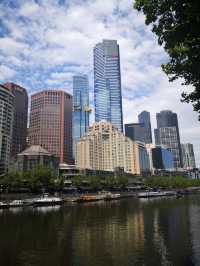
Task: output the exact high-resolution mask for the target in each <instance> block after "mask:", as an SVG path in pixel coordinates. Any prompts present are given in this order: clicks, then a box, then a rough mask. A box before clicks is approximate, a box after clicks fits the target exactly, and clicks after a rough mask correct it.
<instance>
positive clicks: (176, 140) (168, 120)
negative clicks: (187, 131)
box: [154, 110, 182, 169]
mask: <svg viewBox="0 0 200 266" xmlns="http://www.w3.org/2000/svg"><path fill="white" fill-rule="evenodd" d="M156 120H157V128H156V129H155V131H154V135H155V143H156V145H161V146H164V147H166V148H167V149H169V150H170V151H171V152H172V154H173V160H174V167H175V168H176V169H177V168H181V167H182V155H181V144H180V135H179V126H178V117H177V114H176V113H173V112H172V111H170V110H163V111H160V113H157V114H156Z"/></svg>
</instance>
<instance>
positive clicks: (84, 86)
mask: <svg viewBox="0 0 200 266" xmlns="http://www.w3.org/2000/svg"><path fill="white" fill-rule="evenodd" d="M89 113H90V108H89V81H88V77H87V76H86V75H76V76H73V118H72V119H73V120H72V121H73V123H72V124H73V131H72V132H73V155H75V145H76V142H77V141H78V140H79V139H80V138H81V137H82V136H83V135H84V134H85V133H86V132H87V130H88V127H89Z"/></svg>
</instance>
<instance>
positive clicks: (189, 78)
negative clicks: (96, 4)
mask: <svg viewBox="0 0 200 266" xmlns="http://www.w3.org/2000/svg"><path fill="white" fill-rule="evenodd" d="M134 7H135V8H136V9H137V10H138V11H142V12H143V13H144V15H145V16H146V21H145V22H146V24H147V25H149V24H152V31H153V32H154V33H155V34H156V35H157V36H158V43H159V44H160V45H163V46H164V48H165V50H166V52H167V53H168V55H169V57H170V60H169V62H168V63H167V64H163V65H162V68H163V70H164V72H165V73H166V74H167V75H168V77H169V80H170V81H173V80H175V79H177V78H179V77H180V78H183V79H184V83H183V84H184V85H192V86H193V91H191V92H189V93H186V92H183V93H182V101H185V102H187V103H189V102H191V103H192V104H193V108H194V110H195V111H197V112H198V113H199V114H200V31H199V29H200V1H199V0H135V4H134ZM199 120H200V115H199Z"/></svg>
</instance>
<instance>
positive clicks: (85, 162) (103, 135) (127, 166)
mask: <svg viewBox="0 0 200 266" xmlns="http://www.w3.org/2000/svg"><path fill="white" fill-rule="evenodd" d="M76 165H77V167H78V168H80V169H92V170H101V171H115V169H117V168H121V169H123V170H124V172H126V173H131V174H141V173H144V172H147V171H149V162H148V155H147V152H146V149H145V147H144V144H143V143H139V142H138V143H137V142H133V141H132V140H131V139H129V138H128V137H126V136H124V135H123V133H121V132H120V131H119V130H118V129H117V128H116V127H115V126H114V125H112V124H111V123H109V122H106V121H101V122H98V123H94V124H93V125H92V126H91V127H89V130H88V133H87V134H86V135H85V136H84V137H82V138H81V139H80V140H79V141H78V142H77V144H76Z"/></svg>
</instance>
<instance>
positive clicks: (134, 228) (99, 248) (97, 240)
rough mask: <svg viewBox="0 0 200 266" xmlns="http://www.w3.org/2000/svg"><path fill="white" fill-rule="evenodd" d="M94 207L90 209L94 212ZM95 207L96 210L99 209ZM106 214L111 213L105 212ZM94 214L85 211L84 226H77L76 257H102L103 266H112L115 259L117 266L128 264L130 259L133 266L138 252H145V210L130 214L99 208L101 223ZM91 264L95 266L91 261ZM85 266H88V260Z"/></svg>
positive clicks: (75, 239)
mask: <svg viewBox="0 0 200 266" xmlns="http://www.w3.org/2000/svg"><path fill="white" fill-rule="evenodd" d="M117 207H119V206H117ZM91 208H93V207H91ZM91 208H88V209H90V211H91ZM94 208H95V209H96V206H95V207H94ZM104 211H105V212H108V213H103V212H104ZM97 213H98V212H97ZM97 213H96V214H97ZM91 214H92V212H89V210H88V212H87V210H86V212H85V219H83V220H85V223H83V220H82V221H81V222H80V223H78V224H77V225H76V230H75V231H74V236H73V247H74V250H75V251H74V252H75V253H76V255H75V256H79V257H83V258H84V259H85V260H87V259H90V260H91V258H93V257H99V258H101V260H102V265H105V264H108V263H110V265H111V264H112V263H113V262H115V261H116V260H117V265H128V260H129V259H130V257H131V259H132V260H133V263H135V262H137V259H138V257H137V256H138V254H139V252H138V251H140V252H142V250H143V249H144V219H143V212H142V210H138V211H134V210H133V211H132V212H131V213H129V212H126V210H124V211H121V210H120V212H119V210H118V208H115V206H113V207H111V208H109V210H106V208H102V209H101V208H99V213H98V215H99V219H98V220H97V219H96V220H95V219H94V217H92V216H91ZM96 214H95V216H96ZM100 214H102V215H100ZM82 218H83V217H82ZM134 254H135V255H134ZM108 258H109V259H110V261H109V259H108ZM104 260H106V261H104ZM88 264H90V265H92V264H91V261H90V263H88ZM84 265H87V264H86V261H84Z"/></svg>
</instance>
